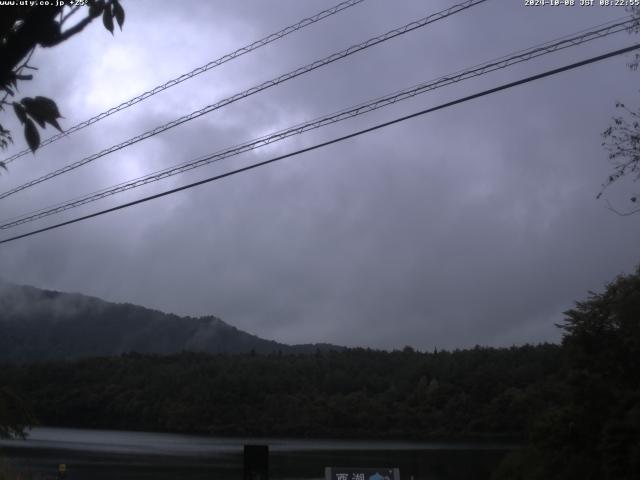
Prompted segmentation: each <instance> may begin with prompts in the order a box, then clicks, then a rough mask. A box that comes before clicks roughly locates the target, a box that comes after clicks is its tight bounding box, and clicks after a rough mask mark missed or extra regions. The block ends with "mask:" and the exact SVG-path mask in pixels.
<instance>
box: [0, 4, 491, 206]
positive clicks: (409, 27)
mask: <svg viewBox="0 0 640 480" xmlns="http://www.w3.org/2000/svg"><path fill="white" fill-rule="evenodd" d="M486 1H487V0H467V1H465V2H462V3H460V4H457V5H454V6H452V7H449V8H447V9H445V10H442V11H440V12H438V13H434V14H432V15H429V16H427V17H424V18H422V19H420V20H416V21H413V22H410V23H408V24H406V25H403V26H402V27H399V28H396V29H393V30H390V31H388V32H386V33H384V34H382V35H379V36H377V37H373V38H370V39H369V40H366V41H365V42H362V43H359V44H357V45H352V46H351V47H349V48H346V49H344V50H341V51H340V52H337V53H333V54H331V55H329V56H328V57H325V58H323V59H322V60H316V61H315V62H313V63H310V64H308V65H305V66H303V67H299V68H297V69H295V70H292V71H291V72H289V73H285V74H283V75H280V76H278V77H276V78H274V79H272V80H269V81H266V82H263V83H261V84H260V85H257V86H255V87H252V88H249V89H248V90H245V91H243V92H240V93H236V94H235V95H233V96H231V97H228V98H225V99H224V100H220V101H218V102H216V103H214V104H212V105H208V106H206V107H204V108H202V109H200V110H196V111H195V112H192V113H190V114H188V115H185V116H183V117H180V118H178V119H176V120H173V121H171V122H169V123H166V124H164V125H161V126H159V127H156V128H154V129H152V130H149V131H147V132H145V133H143V134H141V135H138V136H136V137H133V138H130V139H129V140H126V141H125V142H122V143H119V144H117V145H113V146H111V147H109V148H107V149H105V150H102V151H101V152H98V153H95V154H93V155H90V156H88V157H85V158H83V159H81V160H78V161H77V162H74V163H71V164H68V165H65V166H64V167H62V168H59V169H58V170H55V171H53V172H50V173H48V174H46V175H43V176H41V177H38V178H36V179H34V180H31V181H29V182H27V183H25V184H22V185H20V186H18V187H15V188H13V189H11V190H8V191H6V192H4V193H1V194H0V199H3V198H6V197H8V196H10V195H13V194H15V193H17V192H20V191H22V190H25V189H27V188H29V187H32V186H34V185H37V184H39V183H42V182H44V181H46V180H50V179H51V178H54V177H57V176H58V175H62V174H63V173H67V172H69V171H71V170H75V169H76V168H78V167H81V166H83V165H86V164H87V163H90V162H93V161H94V160H96V159H98V158H100V157H104V156H105V155H108V154H110V153H113V152H116V151H118V150H121V149H123V148H125V147H128V146H130V145H133V144H134V143H137V142H140V141H142V140H145V139H147V138H149V137H153V136H154V135H157V134H159V133H162V132H164V131H166V130H169V129H171V128H173V127H176V126H178V125H181V124H183V123H185V122H188V121H190V120H193V119H195V118H198V117H201V116H202V115H205V114H207V113H210V112H213V111H214V110H217V109H219V108H222V107H224V106H226V105H229V104H231V103H234V102H237V101H238V100H241V99H243V98H246V97H249V96H251V95H254V94H256V93H258V92H261V91H263V90H266V89H268V88H271V87H273V86H276V85H278V84H280V83H283V82H286V81H287V80H291V79H292V78H296V77H298V76H300V75H303V74H306V73H308V72H311V71H313V70H316V69H317V68H320V67H323V66H325V65H328V64H330V63H333V62H335V61H337V60H340V59H343V58H346V57H348V56H350V55H353V54H354V53H357V52H360V51H362V50H365V49H367V48H370V47H372V46H374V45H377V44H379V43H382V42H386V41H387V40H391V39H392V38H395V37H397V36H400V35H404V34H406V33H409V32H411V31H413V30H416V29H418V28H422V27H424V26H426V25H429V24H431V23H433V22H436V21H438V20H441V19H443V18H447V17H449V16H451V15H454V14H456V13H459V12H461V11H463V10H466V9H468V8H471V7H473V6H475V5H478V4H480V3H484V2H486Z"/></svg>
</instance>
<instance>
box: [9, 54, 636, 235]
mask: <svg viewBox="0 0 640 480" xmlns="http://www.w3.org/2000/svg"><path fill="white" fill-rule="evenodd" d="M639 48H640V44H636V45H632V46H630V47H626V48H621V49H618V50H614V51H612V52H609V53H606V54H603V55H599V56H597V57H591V58H589V59H587V60H582V61H580V62H576V63H572V64H570V65H565V66H564V67H560V68H555V69H553V70H547V71H546V72H543V73H539V74H537V75H532V76H530V77H526V78H523V79H521V80H517V81H515V82H510V83H506V84H503V85H500V86H498V87H494V88H490V89H488V90H484V91H482V92H479V93H475V94H473V95H469V96H466V97H463V98H459V99H457V100H453V101H451V102H447V103H443V104H440V105H438V106H436V107H431V108H427V109H425V110H420V111H419V112H415V113H412V114H410V115H405V116H402V117H399V118H396V119H394V120H390V121H388V122H384V123H379V124H377V125H374V126H373V127H369V128H365V129H363V130H358V131H356V132H353V133H350V134H348V135H344V136H342V137H337V138H334V139H332V140H329V141H326V142H322V143H318V144H316V145H312V146H311V147H307V148H303V149H300V150H296V151H295V152H290V153H287V154H285V155H280V156H278V157H275V158H271V159H269V160H265V161H263V162H258V163H254V164H252V165H248V166H246V167H242V168H238V169H236V170H232V171H230V172H226V173H223V174H220V175H215V176H213V177H209V178H206V179H204V180H200V181H198V182H194V183H190V184H188V185H183V186H182V187H177V188H174V189H171V190H167V191H164V192H161V193H157V194H155V195H151V196H148V197H144V198H140V199H138V200H134V201H132V202H128V203H124V204H121V205H118V206H115V207H112V208H108V209H106V210H101V211H99V212H95V213H91V214H89V215H84V216H82V217H78V218H74V219H72V220H67V221H66V222H61V223H58V224H55V225H51V226H48V227H45V228H40V229H38V230H32V231H31V232H27V233H23V234H21V235H16V236H14V237H10V238H7V239H4V240H0V244H4V243H8V242H12V241H14V240H19V239H21V238H25V237H30V236H32V235H36V234H38V233H43V232H47V231H49V230H54V229H57V228H60V227H63V226H66V225H71V224H73V223H78V222H81V221H84V220H88V219H90V218H94V217H98V216H101V215H105V214H107V213H111V212H115V211H117V210H123V209H125V208H128V207H132V206H134V205H138V204H140V203H145V202H149V201H151V200H155V199H157V198H161V197H165V196H167V195H171V194H174V193H177V192H181V191H183V190H188V189H190V188H194V187H197V186H200V185H204V184H206V183H210V182H213V181H216V180H220V179H222V178H226V177H230V176H232V175H236V174H238V173H242V172H246V171H248V170H253V169H254V168H258V167H262V166H265V165H269V164H271V163H274V162H277V161H280V160H284V159H285V158H289V157H293V156H296V155H300V154H302V153H306V152H310V151H312V150H316V149H319V148H322V147H326V146H329V145H333V144H334V143H339V142H342V141H344V140H348V139H350V138H354V137H357V136H359V135H363V134H365V133H370V132H373V131H375V130H379V129H381V128H384V127H388V126H390V125H394V124H396V123H400V122H404V121H406V120H409V119H411V118H415V117H419V116H422V115H426V114H428V113H431V112H435V111H437V110H442V109H445V108H449V107H452V106H454V105H458V104H460V103H464V102H468V101H470V100H474V99H476V98H480V97H484V96H486V95H490V94H493V93H496V92H499V91H502V90H507V89H509V88H513V87H516V86H518V85H523V84H525V83H530V82H533V81H536V80H540V79H542V78H545V77H549V76H552V75H556V74H558V73H562V72H566V71H568V70H572V69H575V68H578V67H582V66H584V65H588V64H591V63H595V62H599V61H602V60H605V59H607V58H611V57H614V56H617V55H622V54H624V53H627V52H631V51H633V50H637V49H639Z"/></svg>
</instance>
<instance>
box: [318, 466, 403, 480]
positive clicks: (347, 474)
mask: <svg viewBox="0 0 640 480" xmlns="http://www.w3.org/2000/svg"><path fill="white" fill-rule="evenodd" d="M324 479H325V480H400V469H398V468H388V467H384V468H354V467H349V468H346V467H326V468H325V469H324Z"/></svg>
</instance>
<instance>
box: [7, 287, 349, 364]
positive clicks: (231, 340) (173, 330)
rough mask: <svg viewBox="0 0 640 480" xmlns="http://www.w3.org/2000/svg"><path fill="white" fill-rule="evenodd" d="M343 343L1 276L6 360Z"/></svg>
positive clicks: (302, 349) (301, 348)
mask: <svg viewBox="0 0 640 480" xmlns="http://www.w3.org/2000/svg"><path fill="white" fill-rule="evenodd" d="M340 348H341V347H337V346H333V345H327V344H305V345H286V344H282V343H278V342H275V341H272V340H265V339H263V338H260V337H257V336H255V335H251V334H249V333H247V332H244V331H242V330H238V329H237V328H235V327H233V326H231V325H229V324H228V323H225V322H223V321H222V320H220V319H219V318H217V317H214V316H206V317H200V318H193V317H180V316H178V315H174V314H167V313H163V312H160V311H157V310H151V309H148V308H144V307H141V306H138V305H131V304H128V303H124V304H120V303H111V302H107V301H104V300H102V299H99V298H96V297H90V296H86V295H81V294H77V293H63V292H57V291H51V290H42V289H39V288H35V287H30V286H21V285H13V284H10V283H6V282H0V362H19V363H22V362H34V361H36V362H39V361H49V360H70V359H77V358H83V357H91V356H111V355H120V354H123V353H129V352H138V353H157V354H171V353H178V352H181V351H193V352H206V353H249V352H251V351H254V352H256V353H271V352H278V351H281V352H282V353H312V352H315V351H316V350H318V349H319V350H330V349H340Z"/></svg>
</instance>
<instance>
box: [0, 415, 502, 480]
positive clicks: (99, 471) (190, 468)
mask: <svg viewBox="0 0 640 480" xmlns="http://www.w3.org/2000/svg"><path fill="white" fill-rule="evenodd" d="M245 444H262V445H265V444H266V445H269V451H270V455H269V469H270V478H271V479H294V478H296V479H320V478H323V475H324V467H327V466H334V467H335V466H341V467H399V468H400V475H401V478H402V479H403V480H404V479H410V478H411V476H413V477H414V479H415V480H468V479H473V480H483V479H489V477H490V472H491V470H492V469H493V468H494V467H495V466H496V465H497V464H498V463H499V461H500V460H501V458H502V457H503V456H504V455H505V454H506V453H507V452H508V451H509V450H511V449H513V447H512V446H509V445H504V444H487V443H483V444H475V443H424V442H395V441H365V440H359V441H353V440H302V439H274V438H261V439H255V438H253V439H252V438H221V437H206V436H196V435H176V434H166V433H145V432H122V431H109V430H80V429H69V428H45V427H41V428H35V429H33V430H32V431H31V433H30V435H29V437H28V438H27V440H0V452H1V453H0V455H2V456H3V457H4V463H5V465H6V467H7V468H8V469H9V472H10V473H11V476H12V478H13V477H16V478H18V475H19V478H21V479H23V480H25V479H26V480H45V479H54V478H56V472H57V466H58V464H60V463H65V464H66V465H67V477H66V478H67V479H68V480H103V479H104V480H106V479H109V480H113V479H124V480H140V479H154V480H169V479H172V480H176V479H181V480H196V479H198V480H199V479H219V480H231V479H234V480H239V479H241V478H242V461H243V459H242V451H243V446H244V445H245Z"/></svg>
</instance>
